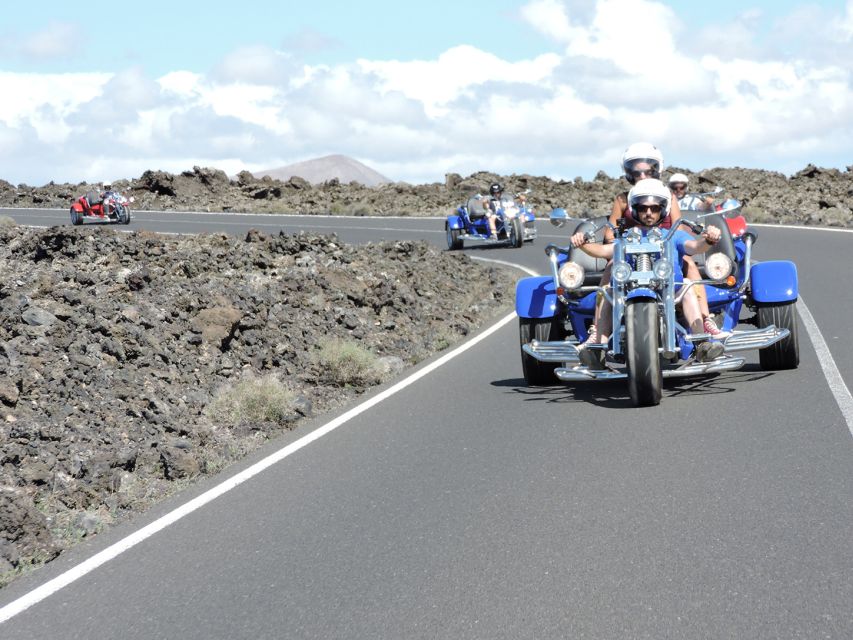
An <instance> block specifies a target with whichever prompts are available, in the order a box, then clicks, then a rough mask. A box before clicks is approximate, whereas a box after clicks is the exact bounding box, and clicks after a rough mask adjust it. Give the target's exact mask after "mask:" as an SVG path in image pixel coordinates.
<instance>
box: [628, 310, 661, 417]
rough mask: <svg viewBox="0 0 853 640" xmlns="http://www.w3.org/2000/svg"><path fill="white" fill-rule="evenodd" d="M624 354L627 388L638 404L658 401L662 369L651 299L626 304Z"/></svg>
mask: <svg viewBox="0 0 853 640" xmlns="http://www.w3.org/2000/svg"><path fill="white" fill-rule="evenodd" d="M625 338H626V340H625V357H626V365H627V369H628V391H629V393H630V394H631V401H632V402H633V403H634V406H637V407H650V406H654V405H657V404H660V399H661V395H662V390H663V373H662V372H661V367H660V354H659V353H658V346H659V344H660V324H659V322H658V306H657V303H656V302H655V301H653V300H637V301H635V302H629V303H628V304H627V305H626V307H625Z"/></svg>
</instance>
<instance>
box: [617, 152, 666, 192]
mask: <svg viewBox="0 0 853 640" xmlns="http://www.w3.org/2000/svg"><path fill="white" fill-rule="evenodd" d="M641 162H643V163H645V164H648V165H650V166H651V168H652V173H651V176H649V177H652V178H658V179H659V178H660V174H661V172H662V171H663V154H662V153H661V152H660V149H658V148H657V147H656V146H655V145H653V144H651V143H650V142H635V143H634V144H632V145H631V146H630V147H628V148H627V149H625V153H623V154H622V171H624V172H625V178H626V179H627V180H628V182H630V183H631V184H634V182H635V181H636V180H637V178H638V177H639V174H638V175H634V173H635V172H634V166H635V165H636V164H639V163H641Z"/></svg>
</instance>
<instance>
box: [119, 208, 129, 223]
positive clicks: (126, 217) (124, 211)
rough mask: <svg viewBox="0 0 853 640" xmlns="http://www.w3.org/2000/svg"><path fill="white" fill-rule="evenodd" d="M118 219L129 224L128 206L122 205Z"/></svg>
mask: <svg viewBox="0 0 853 640" xmlns="http://www.w3.org/2000/svg"><path fill="white" fill-rule="evenodd" d="M118 219H119V222H120V223H121V224H130V207H128V206H127V205H125V206H123V207H122V208H121V210H120V213H119V217H118Z"/></svg>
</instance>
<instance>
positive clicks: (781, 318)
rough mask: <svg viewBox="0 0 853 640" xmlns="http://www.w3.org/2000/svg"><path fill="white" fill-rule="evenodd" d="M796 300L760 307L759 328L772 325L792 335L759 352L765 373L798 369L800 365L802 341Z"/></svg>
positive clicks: (761, 305)
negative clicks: (798, 328) (799, 332)
mask: <svg viewBox="0 0 853 640" xmlns="http://www.w3.org/2000/svg"><path fill="white" fill-rule="evenodd" d="M795 305H796V300H795V301H793V302H776V303H773V304H759V305H758V326H759V327H768V326H770V325H771V324H774V325H776V327H777V328H779V329H787V330H788V331H790V332H791V333H790V334H789V335H788V337H787V338H785V339H783V340H780V341H779V342H777V343H776V344H771V345H770V346H769V347H765V348H764V349H761V350H760V351H759V352H758V361H759V363H760V364H761V368H762V369H764V370H765V371H780V370H782V369H796V368H797V367H798V366H799V364H800V341H799V336H798V335H797V312H796V307H795Z"/></svg>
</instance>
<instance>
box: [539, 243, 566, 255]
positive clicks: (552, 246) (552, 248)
mask: <svg viewBox="0 0 853 640" xmlns="http://www.w3.org/2000/svg"><path fill="white" fill-rule="evenodd" d="M552 252H553V253H565V254H566V255H569V249H568V248H567V247H561V246H559V245H556V244H554V243H550V244H548V245H547V246H546V247H545V255H546V256H550V255H551V253H552Z"/></svg>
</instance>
